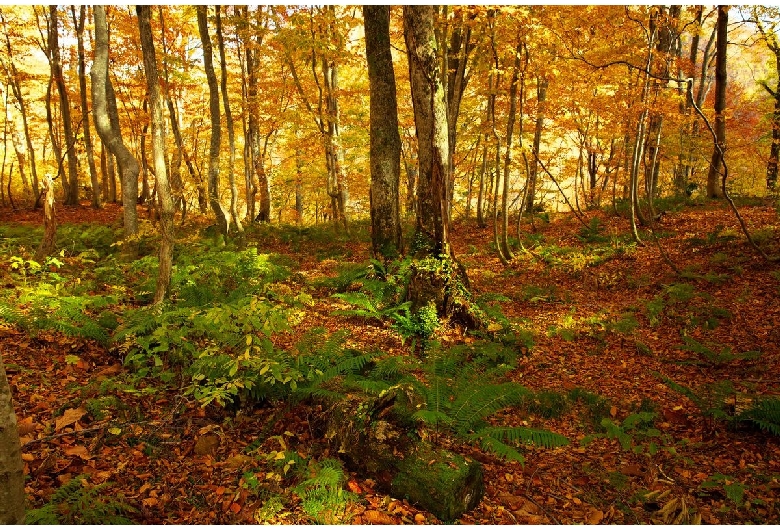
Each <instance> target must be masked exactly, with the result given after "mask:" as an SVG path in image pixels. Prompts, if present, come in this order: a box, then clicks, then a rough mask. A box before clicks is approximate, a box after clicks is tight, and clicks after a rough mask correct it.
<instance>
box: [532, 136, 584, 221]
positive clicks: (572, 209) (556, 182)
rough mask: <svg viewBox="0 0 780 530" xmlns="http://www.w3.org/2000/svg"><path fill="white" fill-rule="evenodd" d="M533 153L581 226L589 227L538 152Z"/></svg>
mask: <svg viewBox="0 0 780 530" xmlns="http://www.w3.org/2000/svg"><path fill="white" fill-rule="evenodd" d="M533 154H534V158H535V159H536V161H537V162H539V165H540V166H541V168H542V169H543V170H544V172H545V173H547V176H548V177H550V178H551V179H552V181H553V182H554V183H555V185H556V186H557V187H558V191H560V192H561V195H563V200H564V201H566V204H568V205H569V209H570V210H571V213H573V214H574V216H575V217H576V218H577V220H578V221H579V222H580V223H582V226H584V227H585V228H590V227H589V226H588V223H586V222H585V221H583V220H582V217H580V214H579V213H577V210H575V209H574V206H572V205H571V202H569V198H568V197H567V196H566V194H565V193H564V192H563V189H562V188H561V185H560V184H558V181H557V180H556V179H555V177H553V176H552V173H550V171H549V170H548V169H547V168H546V167H545V165H544V162H542V161H541V159H540V158H539V154H538V153H537V152H536V151H533Z"/></svg>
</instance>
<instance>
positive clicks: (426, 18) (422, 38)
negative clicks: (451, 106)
mask: <svg viewBox="0 0 780 530" xmlns="http://www.w3.org/2000/svg"><path fill="white" fill-rule="evenodd" d="M433 15H434V8H433V7H431V6H404V38H405V40H406V49H407V55H408V58H409V78H410V83H411V91H412V103H413V105H414V123H415V126H416V129H417V156H418V161H419V168H420V172H419V176H418V178H419V184H418V186H417V222H416V227H415V242H414V247H413V248H412V252H413V254H414V257H415V258H416V261H415V263H413V264H412V266H411V274H410V281H409V296H410V299H411V301H412V307H413V309H415V310H417V309H418V308H419V307H421V306H424V305H427V304H429V303H435V304H436V309H437V311H438V313H439V314H440V315H451V316H453V317H455V319H456V320H461V321H462V323H464V324H465V325H467V326H468V327H470V328H472V329H473V328H475V327H478V326H479V322H478V321H476V320H475V319H474V317H473V315H472V314H471V312H470V309H469V307H468V306H467V302H466V301H465V298H466V296H464V293H465V292H466V290H467V289H468V276H467V275H466V271H465V269H464V268H463V267H462V266H461V265H460V263H458V262H457V260H456V259H455V255H454V252H453V250H452V247H451V245H450V224H449V216H448V215H447V211H448V207H447V203H448V193H447V182H448V181H449V180H448V172H449V165H448V164H447V160H448V156H449V139H448V135H447V109H446V107H445V103H444V87H443V86H442V83H441V77H440V75H439V65H440V63H439V60H438V57H437V43H436V35H435V33H434V29H433ZM431 259H433V260H435V261H436V262H438V263H437V266H436V267H430V265H429V263H430V260H431Z"/></svg>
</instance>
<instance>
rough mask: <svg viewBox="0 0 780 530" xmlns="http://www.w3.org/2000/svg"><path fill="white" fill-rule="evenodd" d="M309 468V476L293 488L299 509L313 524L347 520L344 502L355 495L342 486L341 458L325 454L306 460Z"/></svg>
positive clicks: (340, 522) (348, 517) (352, 499)
mask: <svg viewBox="0 0 780 530" xmlns="http://www.w3.org/2000/svg"><path fill="white" fill-rule="evenodd" d="M309 470H310V477H309V478H307V479H306V480H304V481H302V482H300V483H299V484H298V485H297V486H295V487H294V488H293V492H294V493H296V494H297V495H298V496H299V497H300V498H301V507H302V508H303V510H304V511H305V512H306V514H307V515H308V516H309V517H311V518H312V520H313V521H314V522H315V523H317V524H344V523H348V522H349V519H350V516H349V513H348V511H347V507H348V503H349V502H354V501H356V500H357V496H356V495H355V494H354V493H352V492H349V491H347V490H345V489H344V488H343V486H344V483H345V482H346V474H345V473H344V468H343V467H342V465H341V462H339V461H338V460H335V459H333V458H326V459H323V460H321V461H319V462H312V463H310V466H309Z"/></svg>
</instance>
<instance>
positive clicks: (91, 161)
mask: <svg viewBox="0 0 780 530" xmlns="http://www.w3.org/2000/svg"><path fill="white" fill-rule="evenodd" d="M70 12H71V16H72V17H73V25H74V26H75V28H76V39H77V41H76V42H77V43H78V60H79V63H78V68H79V96H80V98H81V130H82V134H83V135H84V151H85V154H86V157H87V164H88V166H89V180H90V183H91V184H92V207H93V208H101V207H102V206H103V204H102V202H101V197H100V181H98V175H97V168H96V167H95V156H94V152H93V145H92V134H91V130H90V127H89V119H88V116H89V106H88V104H87V72H86V60H85V55H86V53H85V51H84V23H85V20H86V18H87V15H86V12H87V7H86V6H84V5H82V6H80V7H79V15H78V18H76V8H75V7H74V6H70Z"/></svg>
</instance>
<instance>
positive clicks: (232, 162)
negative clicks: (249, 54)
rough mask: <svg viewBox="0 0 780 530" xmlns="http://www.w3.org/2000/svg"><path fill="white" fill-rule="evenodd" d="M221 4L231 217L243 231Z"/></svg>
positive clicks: (219, 29)
mask: <svg viewBox="0 0 780 530" xmlns="http://www.w3.org/2000/svg"><path fill="white" fill-rule="evenodd" d="M221 9H222V8H221V6H219V5H218V6H216V10H217V20H216V27H217V28H216V29H217V47H218V48H219V64H220V70H221V78H220V82H221V86H222V106H223V107H225V125H226V126H227V130H228V146H229V148H230V155H229V158H228V182H229V183H230V207H229V209H228V210H229V212H230V218H231V223H232V224H235V226H236V231H237V232H243V231H244V227H243V226H241V220H240V219H239V218H238V212H237V210H236V203H237V201H238V186H237V184H236V175H235V167H236V132H235V130H234V129H233V113H232V112H231V111H230V97H229V95H228V89H227V64H226V60H225V39H224V38H223V37H222V17H221V16H220V11H221Z"/></svg>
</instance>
